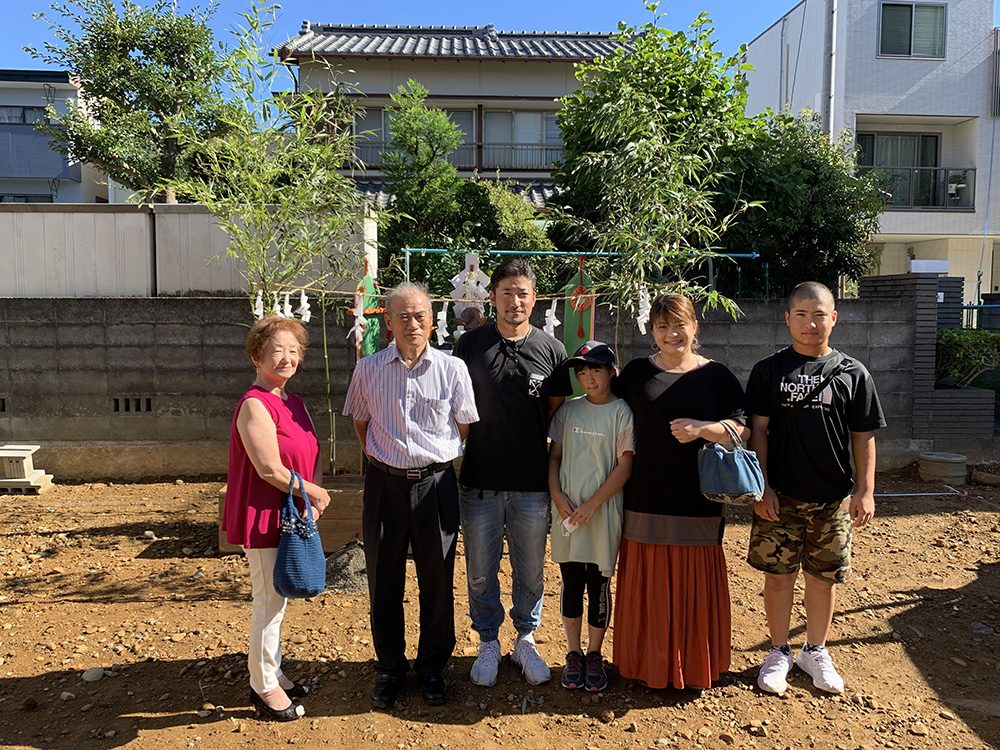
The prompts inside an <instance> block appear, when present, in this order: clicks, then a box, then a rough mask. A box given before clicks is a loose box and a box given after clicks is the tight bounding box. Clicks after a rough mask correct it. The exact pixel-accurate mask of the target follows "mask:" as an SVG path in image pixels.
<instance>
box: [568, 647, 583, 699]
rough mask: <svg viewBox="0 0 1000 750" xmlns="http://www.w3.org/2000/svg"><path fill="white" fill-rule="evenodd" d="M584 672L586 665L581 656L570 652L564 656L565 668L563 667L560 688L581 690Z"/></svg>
mask: <svg viewBox="0 0 1000 750" xmlns="http://www.w3.org/2000/svg"><path fill="white" fill-rule="evenodd" d="M586 671H587V664H586V660H585V659H584V658H583V654H581V653H580V652H579V651H570V652H569V653H568V654H566V666H565V667H563V673H562V686H563V687H564V688H566V689H567V690H576V689H577V688H582V687H583V682H584V679H585V677H584V674H585V673H586Z"/></svg>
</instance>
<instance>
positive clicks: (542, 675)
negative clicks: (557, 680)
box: [510, 633, 552, 685]
mask: <svg viewBox="0 0 1000 750" xmlns="http://www.w3.org/2000/svg"><path fill="white" fill-rule="evenodd" d="M510 658H511V661H513V662H514V663H515V664H517V665H518V666H519V667H520V668H521V672H522V673H523V674H524V679H526V680H527V681H528V684H529V685H541V684H542V683H543V682H548V681H549V680H550V679H551V678H552V673H551V672H550V671H549V665H548V664H546V663H545V659H543V658H542V655H541V654H540V653H538V647H537V646H536V645H535V637H534V636H533V635H532V634H531V633H528V634H527V635H522V636H521V637H520V638H518V639H517V642H516V643H515V644H514V653H512V654H511V655H510Z"/></svg>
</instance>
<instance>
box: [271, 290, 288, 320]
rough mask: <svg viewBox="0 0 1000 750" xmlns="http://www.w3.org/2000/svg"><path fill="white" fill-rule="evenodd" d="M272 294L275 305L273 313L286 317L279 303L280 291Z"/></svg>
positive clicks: (272, 309)
mask: <svg viewBox="0 0 1000 750" xmlns="http://www.w3.org/2000/svg"><path fill="white" fill-rule="evenodd" d="M272 294H274V305H273V307H272V308H271V314H272V315H277V316H278V317H280V318H283V317H285V316H284V315H282V314H281V306H280V305H279V304H278V293H277V292H272Z"/></svg>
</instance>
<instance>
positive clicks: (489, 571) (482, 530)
mask: <svg viewBox="0 0 1000 750" xmlns="http://www.w3.org/2000/svg"><path fill="white" fill-rule="evenodd" d="M490 302H491V303H492V304H493V306H494V307H495V308H496V313H497V318H496V321H495V322H493V323H487V324H484V325H482V326H480V327H478V328H476V329H475V330H472V331H469V332H468V333H465V334H463V335H462V337H461V338H460V339H459V340H458V342H457V343H456V344H455V350H454V356H456V357H458V358H460V359H462V360H464V361H465V363H466V364H467V365H468V367H469V375H470V376H471V378H472V389H473V391H474V392H475V394H476V406H477V408H478V410H479V417H480V421H479V422H477V423H476V424H475V425H474V426H473V427H471V428H470V430H469V437H468V439H467V440H466V445H465V456H464V458H463V459H462V474H461V477H460V478H459V508H460V510H461V514H462V537H463V539H464V540H465V564H466V568H467V572H468V584H469V617H470V619H471V620H472V628H473V630H475V631H476V632H477V633H478V634H479V639H480V643H479V655H478V656H477V657H476V660H475V662H473V664H472V669H471V670H470V672H469V679H470V680H471V681H472V682H473V684H475V685H481V686H484V687H490V686H492V685H494V684H495V683H496V681H497V669H498V667H499V664H500V658H501V646H500V641H499V633H500V625H501V623H502V622H503V619H504V608H503V605H502V604H501V595H500V581H499V577H498V576H499V571H500V558H501V556H502V555H503V541H504V536H505V535H506V537H507V547H508V549H509V550H510V565H511V579H512V580H511V609H510V618H511V621H512V623H513V625H514V628H515V630H517V640H516V641H515V643H514V648H513V652H512V653H511V660H512V661H513V662H514V663H515V664H516V665H517V666H518V667H520V668H521V671H522V672H523V674H524V677H525V679H526V680H527V681H528V682H529V683H531V684H532V685H540V684H541V683H543V682H547V681H548V680H549V679H550V677H551V672H550V670H549V667H548V665H547V664H546V663H545V660H544V659H543V658H542V656H541V654H539V653H538V649H537V647H536V646H535V640H534V636H533V633H534V631H535V628H537V627H538V624H539V621H540V618H541V613H542V596H543V594H544V581H543V577H542V569H543V568H544V566H545V543H546V541H547V540H548V535H549V507H550V500H549V475H548V470H549V468H548V467H549V457H548V444H547V440H548V425H549V420H550V419H551V418H552V414H553V413H554V412H555V410H556V409H558V408H559V406H560V405H561V404H562V402H563V401H564V400H565V398H566V396H568V395H570V394H571V393H572V386H571V384H570V381H569V377H568V375H567V372H566V368H563V367H560V365H561V364H562V362H563V361H564V360H565V359H566V348H565V347H564V346H563V345H562V343H560V342H559V341H557V340H556V339H554V338H552V337H551V336H549V335H547V334H546V333H544V332H542V331H540V330H539V329H537V328H535V327H534V326H533V325H531V321H530V316H531V310H532V308H533V307H534V305H535V274H534V272H533V271H532V270H531V266H530V265H528V263H527V261H525V260H523V259H521V258H513V259H510V260H507V261H504V262H503V263H501V264H500V265H499V266H497V268H496V269H495V270H494V271H493V276H492V277H491V279H490Z"/></svg>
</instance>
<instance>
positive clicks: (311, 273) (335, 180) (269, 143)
mask: <svg viewBox="0 0 1000 750" xmlns="http://www.w3.org/2000/svg"><path fill="white" fill-rule="evenodd" d="M276 8H277V6H274V5H267V4H266V2H265V0H255V2H254V3H253V4H252V5H251V7H250V10H249V11H247V12H246V13H244V14H241V17H242V18H243V20H244V24H245V25H244V26H243V27H242V28H241V29H240V31H239V32H237V33H236V35H235V46H234V47H233V49H232V50H231V51H230V52H229V53H228V54H227V55H226V57H225V58H224V63H225V67H224V71H223V80H224V81H225V83H226V85H227V86H228V88H229V89H230V90H231V92H232V94H231V101H230V106H226V107H223V108H221V109H220V110H219V117H220V119H221V120H222V125H223V127H222V128H221V134H213V133H206V132H205V131H204V130H201V129H198V128H197V127H194V126H192V125H189V126H188V127H187V128H186V129H184V130H183V131H182V132H181V133H180V134H179V135H178V138H177V139H178V141H179V143H180V145H181V146H182V147H183V148H185V149H187V150H188V151H189V152H190V153H194V154H197V155H198V173H197V175H195V176H194V177H188V178H186V179H177V180H174V181H165V182H163V183H162V186H163V187H164V188H166V187H169V186H175V187H176V188H177V191H178V192H179V193H182V194H184V195H189V196H191V197H192V198H193V199H194V200H196V201H198V202H199V203H203V204H204V205H205V206H207V207H208V208H209V210H211V211H212V213H214V214H215V216H216V218H217V221H218V224H219V225H220V226H221V227H222V228H223V229H224V230H225V231H226V233H227V234H228V235H229V240H230V245H229V247H228V249H227V254H228V255H229V256H230V257H232V258H235V259H237V260H239V261H241V262H242V264H243V273H244V277H245V280H246V287H247V291H248V292H249V294H250V295H251V296H253V295H255V294H256V293H257V292H261V293H262V294H263V296H264V298H265V300H266V303H267V306H268V308H269V307H270V305H271V304H272V303H273V299H274V294H275V293H280V292H284V291H288V290H289V289H290V288H291V287H292V286H312V287H317V288H329V287H334V286H337V285H338V284H339V283H340V282H342V281H343V280H344V279H348V278H356V277H357V272H358V269H359V267H360V263H361V258H362V250H361V243H360V242H359V241H357V239H356V233H357V231H358V228H359V224H360V221H361V218H362V217H363V215H364V206H363V204H362V200H361V197H360V196H359V194H358V193H357V190H356V189H355V186H354V182H353V181H352V180H351V178H350V177H349V176H347V175H345V174H342V172H341V170H344V169H345V168H346V167H350V166H352V165H353V166H359V165H358V163H357V161H356V158H355V156H354V153H355V150H354V135H353V133H352V128H351V125H352V123H353V121H354V114H355V109H356V108H355V106H354V104H353V103H352V101H351V100H350V99H349V98H347V97H345V96H343V92H342V91H341V90H340V88H339V87H337V88H335V90H334V91H332V92H323V91H320V90H317V89H307V90H304V91H301V92H297V93H292V92H289V91H283V90H281V87H282V81H281V80H280V79H281V77H282V73H283V72H284V71H285V66H284V64H283V63H282V62H281V61H280V60H279V59H278V57H277V55H276V54H275V53H272V52H266V51H265V50H266V49H267V45H266V44H265V39H266V37H267V35H268V32H269V29H270V28H271V27H272V25H273V22H274V12H275V9H276ZM286 80H287V79H286Z"/></svg>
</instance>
